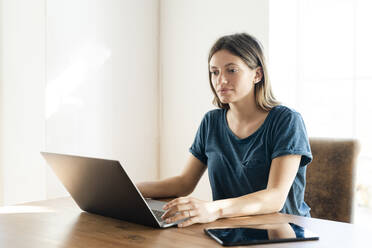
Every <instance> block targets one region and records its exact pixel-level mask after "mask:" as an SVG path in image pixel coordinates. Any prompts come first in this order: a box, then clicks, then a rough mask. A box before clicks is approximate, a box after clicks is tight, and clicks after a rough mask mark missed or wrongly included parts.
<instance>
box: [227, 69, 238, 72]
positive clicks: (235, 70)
mask: <svg viewBox="0 0 372 248" xmlns="http://www.w3.org/2000/svg"><path fill="white" fill-rule="evenodd" d="M237 71H238V69H235V68H231V69H228V72H230V73H234V72H237Z"/></svg>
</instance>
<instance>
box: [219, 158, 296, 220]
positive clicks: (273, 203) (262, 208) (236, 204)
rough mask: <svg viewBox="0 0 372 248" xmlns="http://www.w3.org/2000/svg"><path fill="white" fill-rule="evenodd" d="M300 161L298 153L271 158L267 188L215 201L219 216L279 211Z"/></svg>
mask: <svg viewBox="0 0 372 248" xmlns="http://www.w3.org/2000/svg"><path fill="white" fill-rule="evenodd" d="M300 161H301V156H300V155H286V156H282V157H278V158H275V159H273V161H272V164H271V168H270V173H269V180H268V183H267V188H266V189H264V190H260V191H257V192H255V193H252V194H248V195H245V196H241V197H237V198H232V199H226V200H221V201H216V202H215V204H217V205H218V209H219V210H220V218H224V217H236V216H243V215H253V214H267V213H273V212H279V211H280V210H281V209H282V208H283V206H284V203H285V201H286V199H287V196H288V192H289V190H290V188H291V186H292V184H293V181H294V178H295V177H296V174H297V171H298V167H299V165H300Z"/></svg>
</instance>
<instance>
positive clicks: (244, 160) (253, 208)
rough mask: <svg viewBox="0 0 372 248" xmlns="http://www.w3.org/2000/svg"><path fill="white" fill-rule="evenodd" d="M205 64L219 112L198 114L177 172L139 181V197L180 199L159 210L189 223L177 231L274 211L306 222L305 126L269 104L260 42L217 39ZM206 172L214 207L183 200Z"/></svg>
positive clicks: (308, 159)
mask: <svg viewBox="0 0 372 248" xmlns="http://www.w3.org/2000/svg"><path fill="white" fill-rule="evenodd" d="M208 65H209V68H208V69H209V83H210V86H211V89H212V92H213V94H214V104H215V105H217V106H218V109H215V110H212V111H209V112H208V113H207V114H206V115H205V116H204V118H203V120H202V122H201V124H200V126H199V129H198V131H197V133H196V137H195V140H194V142H193V144H192V146H191V148H190V153H191V155H190V158H189V160H188V162H187V165H186V167H185V169H184V170H183V172H182V173H181V174H180V175H179V176H175V177H172V178H168V179H164V180H161V181H157V182H145V183H139V184H138V188H139V190H140V191H141V193H142V194H143V195H144V197H152V198H158V197H179V198H176V199H175V200H173V201H170V202H169V203H167V204H166V205H165V206H164V209H165V210H167V212H166V213H165V214H164V216H163V218H164V219H165V220H166V221H167V222H168V223H170V222H174V221H177V220H180V219H184V218H188V220H186V221H185V222H183V223H181V224H179V226H180V227H185V226H189V225H192V224H194V223H207V222H212V221H214V220H216V219H218V218H225V217H235V216H244V215H255V214H267V213H273V212H283V213H288V214H295V215H301V216H310V214H309V211H310V208H309V207H308V206H307V205H306V203H305V202H304V192H305V173H306V165H307V164H309V163H310V162H311V160H312V155H311V151H310V145H309V141H308V137H307V133H306V129H305V125H304V122H303V120H302V118H301V115H300V114H299V113H297V112H296V111H294V110H292V109H290V108H287V107H285V106H282V105H279V103H278V102H277V101H276V99H275V98H274V96H273V94H272V90H271V86H270V82H269V80H268V74H267V68H266V64H265V60H264V56H263V52H262V48H261V46H260V44H259V42H258V41H257V40H256V39H255V38H253V37H252V36H250V35H248V34H245V33H241V34H234V35H229V36H224V37H221V38H220V39H218V40H217V41H216V43H215V44H214V45H213V47H212V49H211V51H210V53H209V57H208ZM207 168H208V174H209V180H210V184H211V188H212V193H213V201H211V202H208V201H202V200H198V199H195V198H192V197H185V196H187V195H188V194H190V193H191V192H192V191H193V190H194V188H195V186H196V185H197V183H198V181H199V179H200V178H201V176H202V175H203V173H204V172H205V170H206V169H207ZM181 196H184V197H181Z"/></svg>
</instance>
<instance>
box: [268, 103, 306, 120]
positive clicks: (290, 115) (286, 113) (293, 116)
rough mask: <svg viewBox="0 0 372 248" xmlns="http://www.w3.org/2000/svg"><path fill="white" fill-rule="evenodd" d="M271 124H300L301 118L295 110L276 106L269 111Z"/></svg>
mask: <svg viewBox="0 0 372 248" xmlns="http://www.w3.org/2000/svg"><path fill="white" fill-rule="evenodd" d="M270 115H271V122H273V123H278V124H280V123H282V124H283V123H288V122H293V121H294V122H298V121H300V122H302V121H303V120H302V116H301V114H300V113H299V112H297V111H296V110H295V109H293V108H290V107H287V106H284V105H277V106H275V107H273V108H272V109H271V110H270Z"/></svg>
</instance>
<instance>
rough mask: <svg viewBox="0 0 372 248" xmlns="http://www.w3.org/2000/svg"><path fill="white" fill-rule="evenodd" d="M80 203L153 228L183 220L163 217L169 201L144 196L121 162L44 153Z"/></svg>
mask: <svg viewBox="0 0 372 248" xmlns="http://www.w3.org/2000/svg"><path fill="white" fill-rule="evenodd" d="M41 154H42V156H43V157H44V158H45V160H46V162H47V164H48V165H49V166H50V167H51V168H52V170H53V171H54V173H55V174H56V175H57V177H58V178H59V180H60V181H61V182H62V184H63V185H64V186H65V188H66V189H67V191H68V192H69V193H70V195H71V197H72V198H73V199H74V201H75V202H76V203H77V205H78V206H79V207H80V208H81V209H82V210H84V211H86V212H89V213H94V214H99V215H103V216H107V217H112V218H116V219H121V220H125V221H129V222H133V223H137V224H142V225H146V226H151V227H159V228H165V227H170V226H174V225H176V224H178V223H180V222H182V221H183V220H181V221H177V222H174V223H166V222H164V221H163V220H162V219H161V216H162V215H163V214H164V210H162V207H163V205H164V204H165V203H166V202H163V201H157V200H153V199H148V198H146V199H145V198H144V197H143V196H142V194H141V193H140V191H139V190H138V189H137V187H136V185H135V184H134V183H133V182H132V180H131V179H130V178H129V176H128V174H127V173H126V172H125V170H124V168H123V167H122V166H121V165H120V163H119V161H116V160H108V159H99V158H89V157H81V156H74V155H66V154H57V153H49V152H41Z"/></svg>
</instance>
